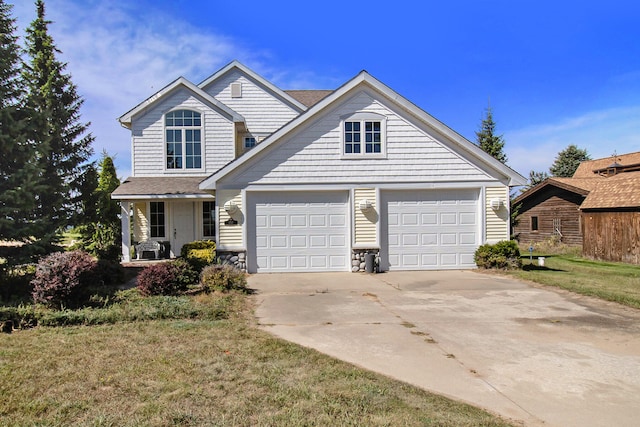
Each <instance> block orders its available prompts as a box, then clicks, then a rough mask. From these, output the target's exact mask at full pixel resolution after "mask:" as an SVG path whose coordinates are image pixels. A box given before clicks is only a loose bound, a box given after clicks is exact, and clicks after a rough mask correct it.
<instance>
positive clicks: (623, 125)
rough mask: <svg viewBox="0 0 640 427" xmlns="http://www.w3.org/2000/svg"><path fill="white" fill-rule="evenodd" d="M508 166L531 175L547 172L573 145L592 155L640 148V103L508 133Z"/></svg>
mask: <svg viewBox="0 0 640 427" xmlns="http://www.w3.org/2000/svg"><path fill="white" fill-rule="evenodd" d="M504 136H505V140H506V141H507V145H506V146H505V151H506V153H507V156H508V157H509V165H510V166H511V167H512V168H513V169H515V170H517V171H518V172H520V173H521V174H523V175H525V176H528V175H529V171H530V170H536V171H545V172H546V171H548V169H549V166H551V164H552V163H553V161H554V159H555V157H556V155H557V154H558V152H559V151H561V150H563V149H564V148H566V147H567V146H568V145H570V144H575V145H576V146H578V147H579V148H586V149H587V152H588V153H589V154H590V155H591V157H592V158H594V159H597V158H603V157H608V156H610V155H612V154H613V153H614V152H616V153H618V154H624V153H631V152H636V151H640V106H633V107H620V108H610V109H606V110H602V111H592V112H589V113H585V114H583V115H581V116H576V117H569V118H564V119H559V120H558V121H557V122H554V123H546V124H541V125H538V126H532V127H527V128H523V129H516V130H511V131H508V132H505V135H504Z"/></svg>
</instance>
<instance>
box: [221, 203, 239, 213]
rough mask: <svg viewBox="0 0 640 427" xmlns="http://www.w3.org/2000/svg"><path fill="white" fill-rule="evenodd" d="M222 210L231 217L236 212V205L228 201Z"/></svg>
mask: <svg viewBox="0 0 640 427" xmlns="http://www.w3.org/2000/svg"><path fill="white" fill-rule="evenodd" d="M224 210H225V211H226V212H227V213H228V214H229V215H233V214H234V213H236V212H238V205H236V204H235V203H234V202H233V201H232V200H229V201H227V202H225V203H224Z"/></svg>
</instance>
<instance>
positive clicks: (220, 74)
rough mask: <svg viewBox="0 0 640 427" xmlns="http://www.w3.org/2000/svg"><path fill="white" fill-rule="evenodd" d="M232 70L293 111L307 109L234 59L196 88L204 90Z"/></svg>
mask: <svg viewBox="0 0 640 427" xmlns="http://www.w3.org/2000/svg"><path fill="white" fill-rule="evenodd" d="M232 70H238V71H240V72H241V73H242V74H244V75H245V76H247V77H248V78H249V79H251V80H253V81H254V82H255V83H257V84H258V85H260V86H262V87H263V88H265V89H267V90H268V91H270V92H271V93H273V94H274V95H275V96H277V97H278V98H280V99H281V100H282V101H283V102H285V103H287V104H289V105H290V106H291V107H292V108H294V109H295V110H298V112H303V111H305V110H306V109H307V106H306V105H304V104H303V103H301V102H299V101H298V100H297V99H295V98H294V97H292V96H291V95H289V94H288V93H286V92H285V91H284V90H282V89H280V88H279V87H277V86H276V85H274V84H273V83H271V82H270V81H268V80H267V79H265V78H264V77H262V76H261V75H260V74H258V73H256V72H255V71H253V70H252V69H250V68H249V67H247V66H246V65H244V64H243V63H241V62H240V61H238V60H237V59H234V60H233V61H231V62H229V63H228V64H227V65H225V66H224V67H222V68H221V69H219V70H218V71H216V72H215V73H213V74H212V75H210V76H209V77H207V78H206V79H204V80H203V81H202V82H201V83H200V84H198V87H199V88H201V89H203V90H204V89H205V88H206V87H207V86H209V85H210V84H212V83H213V82H215V81H216V80H218V79H220V78H221V77H223V76H225V75H226V74H227V73H229V72H231V71H232Z"/></svg>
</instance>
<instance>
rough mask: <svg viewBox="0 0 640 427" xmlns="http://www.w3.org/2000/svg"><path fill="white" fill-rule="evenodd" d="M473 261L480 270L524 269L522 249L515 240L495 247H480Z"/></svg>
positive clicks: (497, 244)
mask: <svg viewBox="0 0 640 427" xmlns="http://www.w3.org/2000/svg"><path fill="white" fill-rule="evenodd" d="M473 259H474V261H475V263H476V265H477V266H478V267H480V268H500V269H514V268H520V267H522V260H521V259H520V249H519V248H518V244H517V242H515V241H514V240H503V241H501V242H498V243H496V244H495V245H490V244H485V245H482V246H480V247H479V248H478V249H477V250H476V252H475V254H474V256H473Z"/></svg>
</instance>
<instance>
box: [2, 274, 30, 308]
mask: <svg viewBox="0 0 640 427" xmlns="http://www.w3.org/2000/svg"><path fill="white" fill-rule="evenodd" d="M34 274H35V265H25V266H20V267H14V268H11V269H9V268H6V269H5V268H0V302H2V303H4V304H15V303H19V302H27V301H31V292H32V291H33V287H32V286H31V280H32V279H33V276H34Z"/></svg>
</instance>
